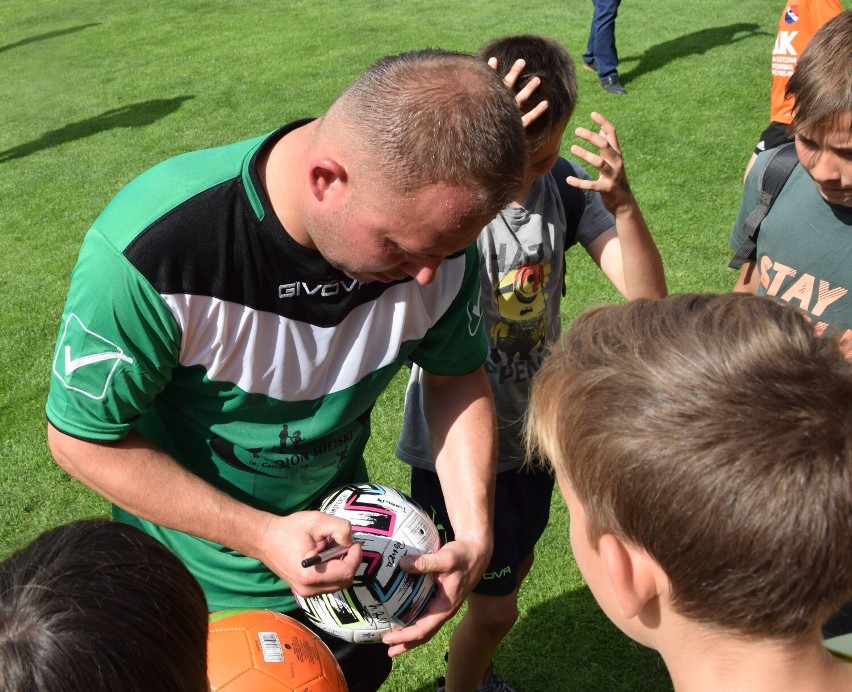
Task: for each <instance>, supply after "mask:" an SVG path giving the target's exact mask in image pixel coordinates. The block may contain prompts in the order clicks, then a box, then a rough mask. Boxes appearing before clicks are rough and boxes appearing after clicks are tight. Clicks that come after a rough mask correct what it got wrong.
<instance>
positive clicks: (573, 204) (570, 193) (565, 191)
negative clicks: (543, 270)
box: [550, 156, 586, 296]
mask: <svg viewBox="0 0 852 692" xmlns="http://www.w3.org/2000/svg"><path fill="white" fill-rule="evenodd" d="M550 172H551V173H552V174H553V177H554V179H555V180H556V189H557V190H558V191H559V199H560V200H561V201H562V209H563V210H564V212H565V249H566V250H567V249H568V248H569V247H571V246H572V245H574V244H575V243H576V242H577V228H578V227H579V225H580V219H581V218H582V216H583V212H584V211H585V210H586V194H585V192H584V191H583V190H581V189H580V188H578V187H573V186H571V185H569V184H568V183H566V182H565V178H567V177H568V176H569V175H574V170H573V169H572V168H571V164H569V163H568V161H567V160H566V159H563V158H562V157H561V156H560V157H558V158H557V159H556V164H555V165H554V166H553V168H551V169H550ZM566 264H567V263H566V262H564V261H563V262H562V295H563V296H564V295H565V294H566V292H567V290H568V289H567V286H566V277H565V268H566Z"/></svg>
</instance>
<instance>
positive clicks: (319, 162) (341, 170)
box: [308, 158, 349, 202]
mask: <svg viewBox="0 0 852 692" xmlns="http://www.w3.org/2000/svg"><path fill="white" fill-rule="evenodd" d="M308 172H309V176H310V186H311V194H313V196H314V197H315V198H316V200H317V201H318V202H322V201H324V200H326V199H328V198H329V197H330V196H334V195H337V194H339V193H341V192H344V191H345V188H346V184H347V183H348V182H349V177H348V175H347V173H346V168H345V167H344V166H343V165H342V164H341V163H340V162H338V161H336V160H335V159H330V158H319V159H314V160H313V161H311V162H310V164H309V166H308Z"/></svg>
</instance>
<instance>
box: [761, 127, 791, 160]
mask: <svg viewBox="0 0 852 692" xmlns="http://www.w3.org/2000/svg"><path fill="white" fill-rule="evenodd" d="M792 141H793V140H792V139H790V137H788V136H787V124H786V123H779V122H777V121H775V120H773V121H772V122H771V123H769V127H767V128H766V129H765V130H764V131H763V132H762V133H761V135H760V140H759V141H758V144H757V146H756V147H755V148H754V153H755V154H759V153H760V152H762V151H769V150H770V149H775V148H776V147H780V146H781V145H782V144H786V143H787V142H792Z"/></svg>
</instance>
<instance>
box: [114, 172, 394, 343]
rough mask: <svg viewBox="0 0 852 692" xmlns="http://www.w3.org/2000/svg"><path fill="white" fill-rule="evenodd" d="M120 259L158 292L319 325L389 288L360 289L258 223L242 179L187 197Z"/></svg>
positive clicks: (274, 225) (275, 225)
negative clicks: (212, 300)
mask: <svg viewBox="0 0 852 692" xmlns="http://www.w3.org/2000/svg"><path fill="white" fill-rule="evenodd" d="M124 254H125V257H126V258H127V259H128V261H130V262H131V263H132V264H133V265H134V266H135V267H136V268H137V269H138V270H139V271H140V272H141V273H142V275H143V276H145V277H146V279H147V280H148V281H149V282H150V283H151V285H152V286H153V287H154V288H155V289H156V290H157V291H158V292H159V293H161V294H190V295H203V296H212V297H214V298H218V299H220V300H225V301H229V302H234V303H238V304H243V305H246V306H248V307H251V308H254V309H257V310H263V311H267V312H272V313H277V314H280V315H283V316H285V317H287V318H288V319H295V320H299V321H303V322H308V323H310V324H314V325H317V326H322V327H330V326H334V325H336V324H338V323H339V322H340V321H341V320H342V319H343V318H344V317H345V316H346V315H347V314H348V313H349V312H350V311H351V310H352V309H353V308H355V307H357V306H358V305H360V304H362V303H366V302H369V301H371V300H375V298H376V297H378V296H379V295H381V293H383V292H384V291H385V290H387V288H388V287H389V286H390V285H391V284H382V283H377V282H372V283H369V284H363V285H362V284H360V283H359V282H357V281H355V280H353V279H350V278H349V277H347V276H346V275H345V274H343V273H342V272H340V271H338V270H336V269H335V268H333V267H332V266H330V265H329V264H328V263H327V262H326V261H325V260H324V259H323V258H322V256H321V255H320V254H319V253H318V252H316V251H313V250H309V249H307V248H305V247H302V246H301V245H299V244H298V243H296V242H295V241H294V240H293V239H292V238H291V237H290V236H289V235H288V234H287V232H286V231H285V230H284V229H283V227H282V226H281V225H280V223H279V222H278V220H277V218H275V217H274V215H272V214H267V215H266V218H265V219H263V220H259V219H258V218H257V215H256V214H255V212H254V210H253V209H252V207H251V204H250V202H249V200H248V197H247V195H246V192H245V190H244V189H243V186H242V181H241V178H239V177H237V178H233V179H230V180H227V181H225V182H223V183H221V184H219V185H216V186H215V187H212V188H209V189H207V190H205V191H204V192H202V193H200V194H198V195H196V196H194V197H191V198H189V199H187V200H186V201H184V202H183V203H182V204H180V205H178V206H177V207H175V208H174V209H172V210H171V211H169V212H168V213H167V214H165V215H164V216H163V217H161V218H160V219H158V220H157V221H155V222H154V223H153V224H151V225H150V226H149V227H148V228H146V229H145V230H144V231H142V232H141V233H140V234H139V235H138V236H137V237H136V238H135V239H134V240H133V241H132V242H131V243H130V244H129V245H128V246H127V248H126V249H125V252H124Z"/></svg>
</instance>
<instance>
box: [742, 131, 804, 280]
mask: <svg viewBox="0 0 852 692" xmlns="http://www.w3.org/2000/svg"><path fill="white" fill-rule="evenodd" d="M797 163H799V158H798V156H797V155H796V145H795V144H794V143H793V142H790V143H789V144H782V145H781V146H780V147H777V148H776V149H774V150H773V151H772V154H771V155H770V157H769V160H768V161H767V162H766V165H765V166H764V167H763V170H761V171H760V174H759V175H758V178H757V205H756V206H755V207H754V209H753V210H752V212H751V214H749V215H748V218H747V219H746V221H745V226H744V230H745V232H746V237H745V240H743V242H742V244H741V245H740V247H739V249H738V250H737V252H736V254H735V255H734V258H733V259H732V260H731V261H730V262H729V263H728V266H729V267H730V268H731V269H739V268H740V267H742V266H743V263H744V262H745V261H746V260H753V259H755V258H756V250H757V234H758V233H759V232H760V224H761V223H762V222H763V219H764V218H766V215H767V214H768V213H769V210H770V209H771V208H772V205H773V204H774V203H775V200H776V199H777V198H778V193H780V192H781V190H782V188H783V187H784V185H785V183H786V182H787V179H788V178H789V177H790V173H792V172H793V169H794V168H795V167H796V164H797Z"/></svg>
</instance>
